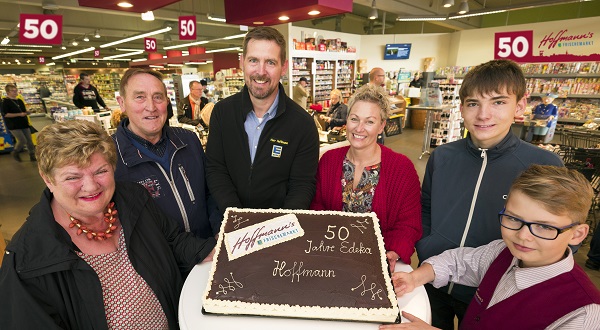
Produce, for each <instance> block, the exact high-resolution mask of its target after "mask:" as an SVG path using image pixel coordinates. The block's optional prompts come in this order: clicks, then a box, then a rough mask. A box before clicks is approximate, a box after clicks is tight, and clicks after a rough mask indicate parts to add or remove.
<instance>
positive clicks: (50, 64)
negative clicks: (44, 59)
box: [46, 62, 56, 66]
mask: <svg viewBox="0 0 600 330" xmlns="http://www.w3.org/2000/svg"><path fill="white" fill-rule="evenodd" d="M52 65H56V63H55V62H50V63H46V66H52Z"/></svg>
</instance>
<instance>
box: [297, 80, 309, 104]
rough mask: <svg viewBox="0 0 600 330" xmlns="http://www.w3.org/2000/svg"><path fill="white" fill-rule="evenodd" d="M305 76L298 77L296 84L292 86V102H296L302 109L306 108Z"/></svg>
mask: <svg viewBox="0 0 600 330" xmlns="http://www.w3.org/2000/svg"><path fill="white" fill-rule="evenodd" d="M307 83H308V80H307V79H306V77H300V80H298V83H296V86H294V102H296V103H298V105H299V106H301V107H302V109H304V110H306V100H307V99H308V91H306V84H307Z"/></svg>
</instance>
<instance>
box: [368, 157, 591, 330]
mask: <svg viewBox="0 0 600 330" xmlns="http://www.w3.org/2000/svg"><path fill="white" fill-rule="evenodd" d="M593 194H594V193H593V190H592V187H591V186H590V184H589V182H588V180H587V179H586V178H585V177H584V176H583V175H582V174H581V173H579V172H577V171H575V170H570V169H567V168H564V167H555V166H548V165H533V166H531V167H530V168H529V169H527V170H526V171H525V172H523V174H522V175H521V176H519V177H518V178H517V179H516V180H515V181H514V183H513V185H512V187H511V189H510V192H509V195H508V199H507V201H506V205H505V207H504V209H503V210H502V211H501V212H500V213H499V214H498V219H499V226H500V227H501V232H502V239H501V240H496V241H493V242H491V243H489V244H487V245H483V246H480V247H476V248H472V247H462V248H457V249H453V250H448V251H446V252H444V253H442V254H440V255H437V256H434V257H431V258H429V259H427V260H425V261H423V264H422V265H421V267H419V268H418V269H416V270H415V271H413V272H412V273H402V272H399V273H394V274H393V276H392V280H393V282H394V287H395V291H396V294H398V295H399V296H401V295H403V294H405V293H408V292H411V291H412V290H413V289H414V288H415V287H416V286H419V285H423V284H425V283H429V282H431V283H432V284H433V286H434V287H441V286H445V285H447V284H448V283H449V282H454V283H459V284H463V285H469V286H476V287H478V288H477V291H476V293H475V296H474V297H473V300H471V303H470V304H469V307H468V308H467V311H466V313H465V317H464V318H463V321H462V322H461V324H460V329H600V305H599V304H600V291H599V290H598V288H596V287H595V286H594V284H593V283H592V282H591V281H590V279H589V278H588V277H587V275H586V274H585V273H584V271H583V270H582V269H581V267H579V266H578V265H577V264H575V262H574V260H573V253H572V252H571V249H570V248H569V245H577V244H579V243H581V241H583V239H584V238H585V237H586V236H587V234H588V231H589V226H588V225H587V224H586V223H585V220H586V218H587V214H588V211H589V208H590V205H591V201H592V198H593ZM403 316H404V317H406V318H407V319H408V320H410V321H411V322H413V324H412V325H413V326H422V328H430V327H429V326H428V325H427V324H426V323H425V322H423V321H422V320H420V319H418V318H416V317H414V316H413V315H411V314H408V313H405V312H403ZM393 328H401V325H385V326H381V327H380V329H393Z"/></svg>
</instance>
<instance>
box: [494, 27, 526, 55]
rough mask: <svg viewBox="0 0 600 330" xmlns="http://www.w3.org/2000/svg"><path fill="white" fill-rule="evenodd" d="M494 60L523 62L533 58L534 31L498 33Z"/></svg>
mask: <svg viewBox="0 0 600 330" xmlns="http://www.w3.org/2000/svg"><path fill="white" fill-rule="evenodd" d="M495 39H496V40H495V45H494V58H495V59H507V60H513V61H518V62H522V61H524V60H529V59H530V58H531V57H532V56H533V52H532V45H533V31H513V32H502V33H496V37H495Z"/></svg>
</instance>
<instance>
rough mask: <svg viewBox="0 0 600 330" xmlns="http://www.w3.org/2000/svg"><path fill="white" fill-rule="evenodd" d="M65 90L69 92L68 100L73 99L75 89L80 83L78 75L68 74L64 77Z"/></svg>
mask: <svg viewBox="0 0 600 330" xmlns="http://www.w3.org/2000/svg"><path fill="white" fill-rule="evenodd" d="M64 82H65V89H66V90H67V98H68V99H69V100H72V99H73V89H74V88H75V86H77V84H78V83H79V78H78V77H77V76H76V75H72V74H66V75H64Z"/></svg>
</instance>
